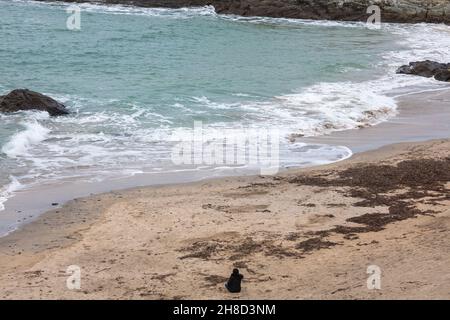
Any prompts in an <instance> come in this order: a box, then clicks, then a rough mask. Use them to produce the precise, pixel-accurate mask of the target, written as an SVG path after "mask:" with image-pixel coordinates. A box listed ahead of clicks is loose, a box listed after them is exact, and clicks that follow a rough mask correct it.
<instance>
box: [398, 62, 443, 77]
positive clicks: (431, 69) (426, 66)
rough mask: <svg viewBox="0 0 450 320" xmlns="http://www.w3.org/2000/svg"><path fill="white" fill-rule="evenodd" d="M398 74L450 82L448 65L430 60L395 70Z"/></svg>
mask: <svg viewBox="0 0 450 320" xmlns="http://www.w3.org/2000/svg"><path fill="white" fill-rule="evenodd" d="M397 73H398V74H411V75H416V76H421V77H427V78H431V77H434V78H435V79H436V80H439V81H449V80H450V63H439V62H434V61H430V60H425V61H417V62H411V63H410V64H409V65H405V66H401V67H400V68H398V69H397Z"/></svg>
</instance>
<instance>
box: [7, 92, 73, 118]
mask: <svg viewBox="0 0 450 320" xmlns="http://www.w3.org/2000/svg"><path fill="white" fill-rule="evenodd" d="M21 110H40V111H47V112H48V113H49V114H50V115H51V116H60V115H65V114H69V111H67V109H66V107H65V106H64V105H63V104H62V103H59V102H58V101H56V100H54V99H52V98H50V97H47V96H45V95H43V94H41V93H38V92H34V91H31V90H28V89H16V90H13V91H11V92H10V93H8V94H7V95H4V96H0V112H16V111H21Z"/></svg>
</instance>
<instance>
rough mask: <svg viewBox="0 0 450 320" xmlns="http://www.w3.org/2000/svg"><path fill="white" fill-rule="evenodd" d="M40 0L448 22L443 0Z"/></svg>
mask: <svg viewBox="0 0 450 320" xmlns="http://www.w3.org/2000/svg"><path fill="white" fill-rule="evenodd" d="M37 1H42V2H68V3H94V4H102V5H105V4H106V5H129V6H135V7H147V8H174V9H178V8H184V7H200V6H213V7H214V9H215V11H216V13H218V14H228V15H230V14H231V15H238V16H243V17H252V16H253V17H271V18H288V19H310V20H331V21H364V22H365V21H367V20H368V18H369V17H371V16H372V14H373V13H374V12H375V11H374V9H373V8H372V10H369V8H371V6H372V5H377V6H378V7H379V9H380V11H381V13H382V21H383V22H394V23H422V22H425V23H446V24H450V16H449V15H448V9H449V8H450V6H449V5H448V4H447V3H445V2H444V1H445V0H428V2H427V3H425V4H419V3H417V2H415V1H413V0H400V1H398V0H395V1H394V0H391V1H389V0H388V1H377V0H364V1H360V2H356V3H355V2H352V1H346V2H342V1H328V0H316V1H314V2H306V3H305V2H298V1H289V0H272V1H264V2H261V1H260V0H247V1H244V2H242V1H240V0H156V1H151V2H149V1H146V0H101V1H99V0H91V1H90V0H62V1H61V0H50V1H49V0H37Z"/></svg>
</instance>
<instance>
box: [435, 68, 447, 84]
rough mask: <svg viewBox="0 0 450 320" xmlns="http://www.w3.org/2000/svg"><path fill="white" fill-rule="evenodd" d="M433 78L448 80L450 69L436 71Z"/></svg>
mask: <svg viewBox="0 0 450 320" xmlns="http://www.w3.org/2000/svg"><path fill="white" fill-rule="evenodd" d="M434 78H435V79H436V80H439V81H447V82H450V69H447V70H440V71H439V72H438V73H436V75H435V76H434Z"/></svg>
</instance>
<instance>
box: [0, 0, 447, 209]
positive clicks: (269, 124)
mask: <svg viewBox="0 0 450 320" xmlns="http://www.w3.org/2000/svg"><path fill="white" fill-rule="evenodd" d="M67 7H68V4H64V3H62V4H61V3H60V4H45V3H44V4H43V3H36V2H32V1H15V2H11V1H2V0H0V21H1V23H0V61H1V63H0V95H1V94H5V93H7V92H8V91H10V90H12V89H15V88H23V87H26V88H29V89H32V90H35V91H39V92H43V93H45V94H48V95H50V96H52V97H54V98H55V99H58V100H60V101H62V102H63V103H65V104H66V105H67V106H68V108H69V109H70V110H71V111H72V112H73V114H72V115H70V116H68V117H60V118H49V117H48V116H47V115H46V114H43V113H38V112H27V113H17V114H11V115H1V116H0V117H1V118H0V121H1V123H0V147H1V153H0V168H1V172H0V185H1V186H3V194H0V203H1V202H2V201H1V199H3V200H5V199H7V197H9V196H11V194H12V191H13V190H14V189H15V188H18V187H19V186H20V187H24V186H28V185H33V184H34V185H36V184H37V185H38V184H39V183H42V182H44V181H51V180H55V179H61V178H69V177H72V178H73V177H75V178H78V179H81V178H85V179H94V180H95V179H102V178H104V177H106V176H108V175H119V176H120V175H130V174H137V173H140V172H151V171H164V170H169V169H170V170H173V169H174V168H175V167H174V165H173V163H171V162H170V148H171V146H172V144H171V143H169V141H168V140H169V138H168V137H169V136H170V135H171V133H172V132H173V130H175V129H178V130H189V129H190V128H192V127H193V124H194V121H202V122H203V124H204V126H205V127H206V128H243V127H244V128H248V127H250V128H271V129H274V128H275V129H278V130H280V131H281V133H282V141H281V142H282V159H281V160H282V165H283V166H289V165H313V164H319V163H326V162H330V161H336V160H339V159H342V158H345V157H347V156H349V150H348V149H347V148H345V147H331V146H309V145H305V144H302V143H292V142H291V141H290V140H289V135H290V134H299V135H306V136H310V135H320V134H328V133H332V132H333V131H336V130H345V129H353V128H358V127H361V126H367V125H375V124H377V123H379V122H381V121H384V120H386V119H387V118H389V117H391V116H393V115H394V114H395V112H396V104H395V101H394V99H393V98H392V96H390V95H389V94H388V92H389V90H391V89H395V88H401V87H405V86H409V85H412V84H415V83H411V82H414V81H416V82H417V83H419V82H420V83H421V81H422V82H424V83H426V81H430V80H426V79H425V80H423V79H420V80H411V78H405V77H404V76H396V75H395V73H394V72H393V71H394V70H395V67H396V66H398V65H399V64H401V63H406V62H408V61H409V60H408V59H410V58H412V57H415V58H419V57H424V58H425V57H427V58H443V57H444V56H445V54H447V53H446V51H447V50H445V46H444V47H443V49H442V50H440V49H436V48H433V46H435V45H436V43H437V42H438V41H441V40H442V33H447V34H448V28H446V27H444V26H438V27H430V26H425V25H419V26H414V27H413V26H407V25H405V26H395V25H391V26H386V27H384V28H382V29H381V30H375V29H370V28H367V27H366V26H365V25H363V24H359V23H354V24H352V23H331V22H309V21H295V20H286V19H264V18H245V19H244V18H239V17H233V16H219V15H216V14H215V13H214V11H213V9H212V8H208V7H206V8H196V9H180V10H171V9H139V8H130V7H121V6H112V7H106V6H95V5H81V30H80V31H71V30H68V29H67V28H66V19H67V17H68V16H69V14H68V13H67V12H66V8H67ZM424 39H426V41H424ZM439 48H442V45H441V46H439ZM447 48H448V47H447ZM186 132H188V131H186ZM193 169H196V170H210V169H213V168H211V167H208V166H201V167H200V166H197V167H196V168H193ZM2 197H3V198H2Z"/></svg>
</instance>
